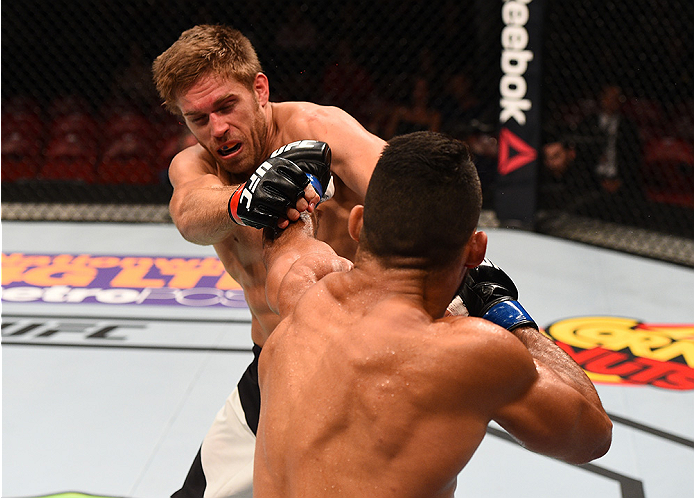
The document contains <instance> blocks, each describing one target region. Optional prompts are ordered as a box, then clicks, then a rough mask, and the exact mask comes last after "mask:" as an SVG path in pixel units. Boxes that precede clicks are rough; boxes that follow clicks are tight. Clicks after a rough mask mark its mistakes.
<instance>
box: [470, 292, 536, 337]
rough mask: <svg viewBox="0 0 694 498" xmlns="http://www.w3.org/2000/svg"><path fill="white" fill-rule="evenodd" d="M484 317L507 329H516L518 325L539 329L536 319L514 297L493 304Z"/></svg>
mask: <svg viewBox="0 0 694 498" xmlns="http://www.w3.org/2000/svg"><path fill="white" fill-rule="evenodd" d="M482 318H484V319H485V320H489V321H490V322H493V323H495V324H497V325H499V326H500V327H503V328H505V329H506V330H514V329H516V328H518V327H531V328H534V329H536V330H537V329H538V326H537V323H535V320H533V319H532V317H531V316H530V314H529V313H528V312H527V311H526V310H525V308H523V306H522V305H521V303H519V302H518V301H516V300H513V299H507V300H505V301H501V302H498V303H496V304H494V305H492V306H491V307H490V308H489V309H488V310H487V311H485V313H484V314H483V315H482Z"/></svg>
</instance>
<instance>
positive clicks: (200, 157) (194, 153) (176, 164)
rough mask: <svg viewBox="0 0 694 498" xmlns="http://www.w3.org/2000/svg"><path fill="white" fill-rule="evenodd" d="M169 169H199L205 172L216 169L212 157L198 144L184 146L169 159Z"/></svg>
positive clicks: (211, 171) (212, 171)
mask: <svg viewBox="0 0 694 498" xmlns="http://www.w3.org/2000/svg"><path fill="white" fill-rule="evenodd" d="M170 169H176V170H181V169H183V170H200V171H203V172H205V173H214V172H215V171H216V167H215V162H214V159H213V158H212V156H210V154H209V152H207V151H206V150H205V149H204V148H203V147H202V146H201V145H200V144H195V145H191V146H190V147H186V148H185V149H183V150H182V151H180V152H179V153H178V154H176V155H175V156H174V158H173V160H172V161H171V166H170Z"/></svg>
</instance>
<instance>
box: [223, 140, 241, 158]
mask: <svg viewBox="0 0 694 498" xmlns="http://www.w3.org/2000/svg"><path fill="white" fill-rule="evenodd" d="M240 148H241V142H238V143H236V144H234V145H232V146H229V145H222V146H221V147H220V148H219V149H217V153H218V154H219V155H220V156H222V157H227V156H230V155H232V154H233V153H235V152H236V151H238V150H239V149H240Z"/></svg>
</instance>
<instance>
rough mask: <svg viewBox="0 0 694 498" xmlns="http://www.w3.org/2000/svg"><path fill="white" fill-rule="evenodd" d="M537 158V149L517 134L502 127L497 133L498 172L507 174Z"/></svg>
mask: <svg viewBox="0 0 694 498" xmlns="http://www.w3.org/2000/svg"><path fill="white" fill-rule="evenodd" d="M535 159H537V151H536V150H535V149H534V148H533V147H531V146H530V145H528V144H527V143H526V142H525V141H524V140H523V139H521V138H519V137H518V135H516V134H515V133H513V132H511V131H509V130H508V128H502V129H501V133H499V173H501V174H502V175H508V174H509V173H512V172H514V171H516V170H517V169H519V168H522V167H523V166H525V165H526V164H528V163H529V162H531V161H534V160H535Z"/></svg>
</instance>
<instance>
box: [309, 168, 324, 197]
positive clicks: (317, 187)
mask: <svg viewBox="0 0 694 498" xmlns="http://www.w3.org/2000/svg"><path fill="white" fill-rule="evenodd" d="M306 176H307V177H308V179H309V181H310V182H311V186H312V187H313V190H315V191H316V193H317V194H318V197H320V198H321V199H322V198H323V186H322V185H321V184H320V182H319V181H318V178H316V177H315V176H314V175H312V174H311V173H306Z"/></svg>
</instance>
